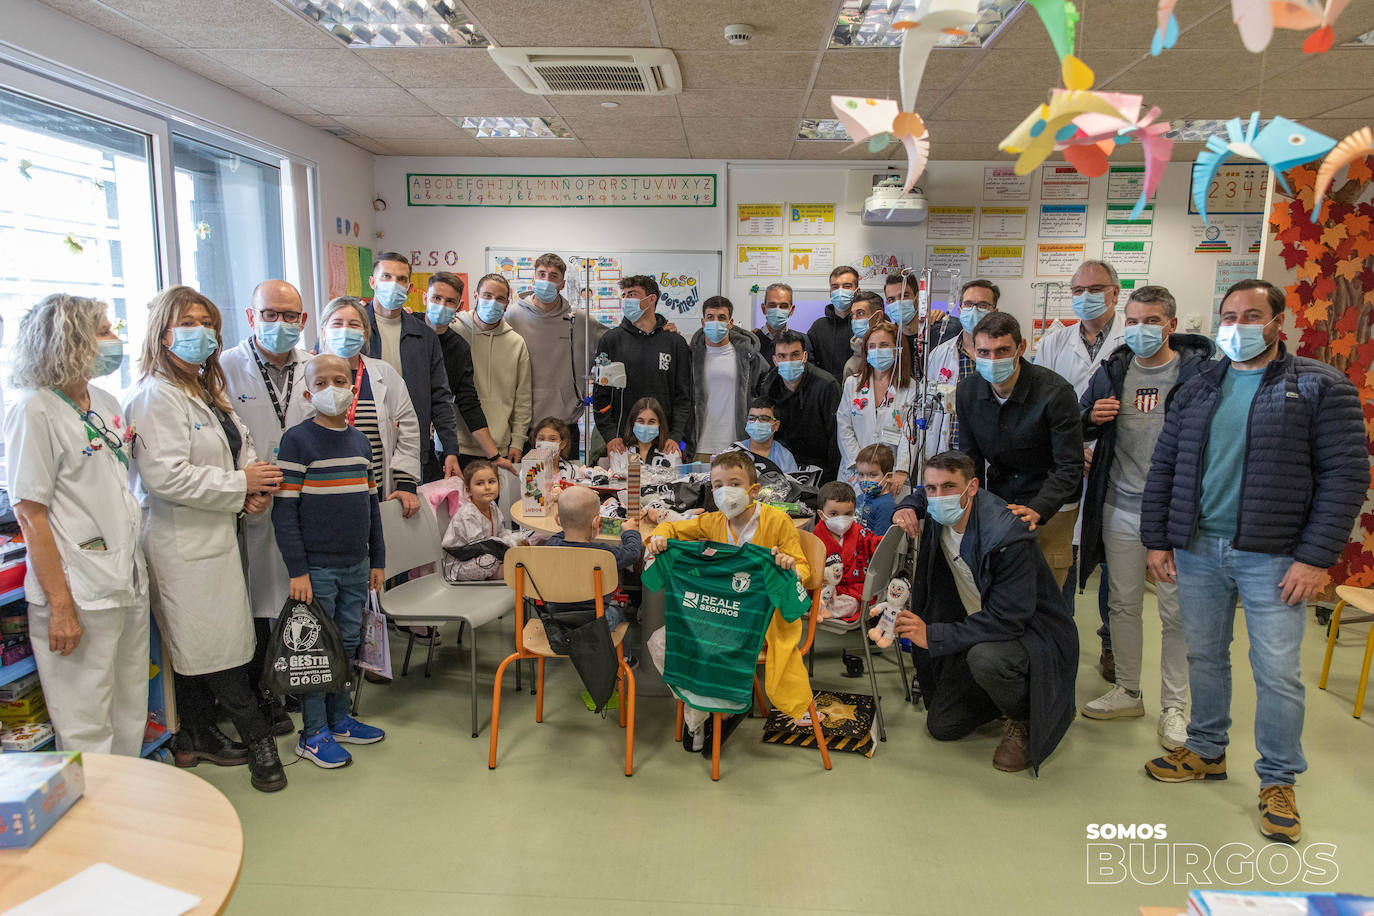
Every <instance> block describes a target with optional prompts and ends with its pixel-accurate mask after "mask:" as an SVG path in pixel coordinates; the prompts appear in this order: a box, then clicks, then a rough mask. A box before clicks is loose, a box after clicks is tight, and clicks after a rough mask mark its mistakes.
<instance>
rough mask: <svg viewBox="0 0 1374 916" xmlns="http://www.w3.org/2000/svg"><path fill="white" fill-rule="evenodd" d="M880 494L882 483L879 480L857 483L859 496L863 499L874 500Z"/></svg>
mask: <svg viewBox="0 0 1374 916" xmlns="http://www.w3.org/2000/svg"><path fill="white" fill-rule="evenodd" d="M882 492H883V482H882V481H881V480H861V481H859V495H860V496H862V497H864V498H865V499H874V498H876V497H877V496H878V495H879V494H880V493H882Z"/></svg>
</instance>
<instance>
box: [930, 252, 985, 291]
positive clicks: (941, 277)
mask: <svg viewBox="0 0 1374 916" xmlns="http://www.w3.org/2000/svg"><path fill="white" fill-rule="evenodd" d="M926 266H927V267H929V268H930V269H931V270H932V271H934V281H935V289H936V290H948V289H949V288H950V287H949V276H950V273H951V271H953V272H957V273H958V274H959V276H960V277H961V278H963V279H962V280H961V281H960V282H963V280H969V279H971V278H972V276H973V273H972V271H973V246H972V245H927V246H926Z"/></svg>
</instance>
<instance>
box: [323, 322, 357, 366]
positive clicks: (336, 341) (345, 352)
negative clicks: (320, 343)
mask: <svg viewBox="0 0 1374 916" xmlns="http://www.w3.org/2000/svg"><path fill="white" fill-rule="evenodd" d="M324 345H325V347H326V348H327V349H328V350H329V352H330V353H333V354H334V355H335V356H342V357H343V358H344V359H352V358H353V357H355V356H357V355H358V354H359V353H361V352H362V349H363V332H362V331H360V330H359V329H357V328H325V329H324Z"/></svg>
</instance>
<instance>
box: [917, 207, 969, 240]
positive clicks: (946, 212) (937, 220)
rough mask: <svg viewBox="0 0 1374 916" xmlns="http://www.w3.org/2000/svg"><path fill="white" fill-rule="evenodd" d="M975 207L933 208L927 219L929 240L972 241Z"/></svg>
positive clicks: (927, 236)
mask: <svg viewBox="0 0 1374 916" xmlns="http://www.w3.org/2000/svg"><path fill="white" fill-rule="evenodd" d="M976 212H977V210H976V208H974V207H931V208H930V215H929V217H928V218H927V219H926V238H927V239H972V238H973V223H974V214H975V213H976Z"/></svg>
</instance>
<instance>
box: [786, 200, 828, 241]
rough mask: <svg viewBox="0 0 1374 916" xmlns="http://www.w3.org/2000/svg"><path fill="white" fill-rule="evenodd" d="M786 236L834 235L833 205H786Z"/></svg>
mask: <svg viewBox="0 0 1374 916" xmlns="http://www.w3.org/2000/svg"><path fill="white" fill-rule="evenodd" d="M787 234H788V235H834V234H835V205H834V204H788V205H787Z"/></svg>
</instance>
